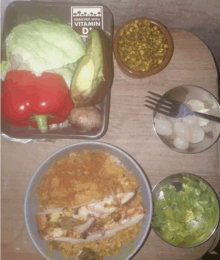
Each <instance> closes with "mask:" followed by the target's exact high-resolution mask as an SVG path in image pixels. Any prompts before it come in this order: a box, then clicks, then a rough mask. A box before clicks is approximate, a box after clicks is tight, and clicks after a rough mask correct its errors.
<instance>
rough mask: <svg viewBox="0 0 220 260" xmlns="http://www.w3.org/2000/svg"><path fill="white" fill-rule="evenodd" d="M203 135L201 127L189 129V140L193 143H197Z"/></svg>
mask: <svg viewBox="0 0 220 260" xmlns="http://www.w3.org/2000/svg"><path fill="white" fill-rule="evenodd" d="M204 136H205V133H204V131H203V130H202V129H201V128H196V129H193V130H192V131H191V136H190V140H189V141H190V142H191V143H193V144H196V143H199V142H201V141H202V140H203V138H204Z"/></svg>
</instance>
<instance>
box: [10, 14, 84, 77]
mask: <svg viewBox="0 0 220 260" xmlns="http://www.w3.org/2000/svg"><path fill="white" fill-rule="evenodd" d="M85 49H86V45H85V43H84V42H83V41H82V39H81V37H80V35H79V34H78V33H77V32H76V31H75V30H73V29H72V28H71V27H70V26H69V25H66V24H60V23H54V22H51V21H46V20H42V19H37V20H33V21H30V22H27V23H26V24H20V25H18V26H16V27H15V28H13V30H12V31H11V32H10V34H9V35H8V36H7V38H6V57H7V61H8V62H10V65H11V67H10V69H21V70H22V69H23V70H30V71H32V72H33V73H34V74H36V75H37V76H38V75H41V73H42V72H43V71H48V70H54V69H58V68H61V67H64V66H65V65H67V64H71V63H75V62H77V61H78V60H79V59H80V58H81V57H82V56H84V55H85Z"/></svg>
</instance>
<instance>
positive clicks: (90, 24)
mask: <svg viewBox="0 0 220 260" xmlns="http://www.w3.org/2000/svg"><path fill="white" fill-rule="evenodd" d="M71 26H72V28H74V29H75V30H76V31H77V32H78V33H79V34H80V35H81V36H82V37H87V36H88V33H89V32H90V31H91V30H92V29H103V7H102V6H72V7H71Z"/></svg>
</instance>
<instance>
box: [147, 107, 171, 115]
mask: <svg viewBox="0 0 220 260" xmlns="http://www.w3.org/2000/svg"><path fill="white" fill-rule="evenodd" d="M144 106H145V107H148V108H150V109H151V110H153V111H156V112H158V113H161V114H163V115H165V116H169V113H166V112H165V111H161V110H160V109H158V108H155V107H151V106H148V105H144Z"/></svg>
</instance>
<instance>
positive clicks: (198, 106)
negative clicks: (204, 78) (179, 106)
mask: <svg viewBox="0 0 220 260" xmlns="http://www.w3.org/2000/svg"><path fill="white" fill-rule="evenodd" d="M186 104H187V105H188V106H189V108H190V109H192V110H193V111H200V110H202V109H204V108H205V105H204V103H203V102H201V101H199V100H197V99H191V100H189V101H188V102H187V103H186Z"/></svg>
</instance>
